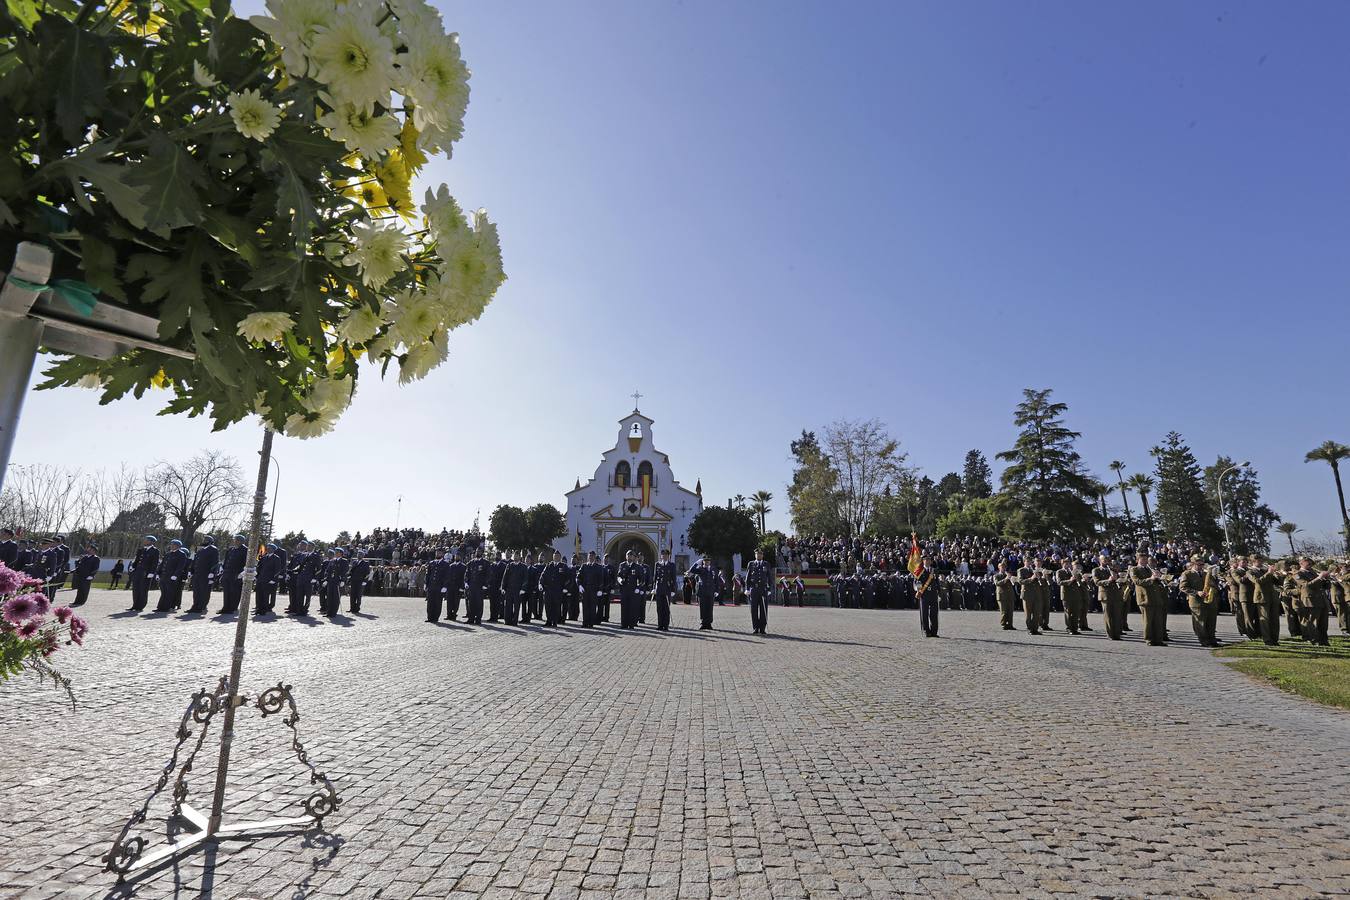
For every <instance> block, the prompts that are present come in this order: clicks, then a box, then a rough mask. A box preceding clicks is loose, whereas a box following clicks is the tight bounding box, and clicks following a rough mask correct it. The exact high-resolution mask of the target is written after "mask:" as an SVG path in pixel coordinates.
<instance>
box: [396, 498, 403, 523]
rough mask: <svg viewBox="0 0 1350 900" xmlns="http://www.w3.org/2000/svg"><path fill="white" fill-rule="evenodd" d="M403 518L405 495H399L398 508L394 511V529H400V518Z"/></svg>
mask: <svg viewBox="0 0 1350 900" xmlns="http://www.w3.org/2000/svg"><path fill="white" fill-rule="evenodd" d="M402 518H403V495H402V494H399V495H398V510H397V511H396V512H395V513H394V531H398V523H399V520H400V519H402Z"/></svg>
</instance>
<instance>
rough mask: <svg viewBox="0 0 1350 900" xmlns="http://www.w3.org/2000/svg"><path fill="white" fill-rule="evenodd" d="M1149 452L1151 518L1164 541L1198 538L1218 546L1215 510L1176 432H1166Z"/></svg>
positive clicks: (1192, 454) (1197, 470) (1219, 539)
mask: <svg viewBox="0 0 1350 900" xmlns="http://www.w3.org/2000/svg"><path fill="white" fill-rule="evenodd" d="M1149 452H1150V453H1151V454H1153V459H1154V475H1156V476H1157V479H1158V488H1157V501H1156V504H1155V509H1154V518H1155V520H1156V521H1157V523H1158V526H1159V528H1160V529H1161V531H1162V536H1163V537H1165V538H1167V539H1168V540H1192V541H1199V542H1200V543H1201V544H1203V545H1204V546H1206V547H1218V546H1219V545H1220V544H1221V540H1222V535H1221V534H1220V532H1219V528H1218V526H1217V525H1216V522H1217V520H1218V515H1217V511H1216V510H1215V509H1214V507H1213V506H1212V505H1210V502H1209V497H1207V496H1206V495H1205V485H1204V481H1203V480H1202V479H1201V469H1200V463H1199V462H1197V461H1196V459H1195V454H1194V453H1192V452H1191V448H1190V447H1189V446H1187V444H1186V442H1185V441H1184V440H1182V437H1181V435H1180V434H1178V433H1177V432H1175V431H1169V432H1168V433H1167V435H1166V436H1165V437H1164V438H1163V440H1162V443H1161V444H1159V445H1158V446H1157V447H1154V448H1153V449H1152V450H1150V451H1149Z"/></svg>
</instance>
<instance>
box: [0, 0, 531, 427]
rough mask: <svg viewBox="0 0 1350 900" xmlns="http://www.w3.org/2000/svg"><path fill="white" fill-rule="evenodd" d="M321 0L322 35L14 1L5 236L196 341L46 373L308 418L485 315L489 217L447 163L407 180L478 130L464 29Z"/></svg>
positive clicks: (0, 198)
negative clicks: (427, 188)
mask: <svg viewBox="0 0 1350 900" xmlns="http://www.w3.org/2000/svg"><path fill="white" fill-rule="evenodd" d="M271 11H273V12H275V11H276V7H275V6H274V7H273V8H272V10H271ZM313 12H314V10H313V9H312V8H310V9H309V11H308V13H303V14H302V15H301V18H303V15H312V14H313ZM320 12H323V10H322V9H321V10H320ZM327 13H328V15H327V16H326V18H327V19H328V21H326V22H324V24H331V25H332V26H333V27H332V28H331V29H323V28H321V29H319V32H320V33H319V35H317V36H316V35H315V34H314V29H313V28H312V27H311V26H312V23H311V22H309V21H306V22H305V23H304V25H303V26H297V25H296V24H295V23H296V21H298V20H297V19H296V18H295V17H296V15H297V14H296V12H295V10H294V9H291V10H290V11H289V14H281V15H282V18H284V19H285V20H286V21H284V22H278V21H277V20H275V19H272V18H268V17H267V16H255V17H252V18H240V17H237V16H235V15H234V14H233V11H232V9H231V4H230V2H229V0H126V2H119V3H83V4H80V3H74V2H69V0H56V2H43V3H36V2H32V0H11V2H9V3H6V4H5V5H4V6H0V73H3V86H2V87H0V148H3V151H0V245H4V246H7V247H10V248H13V247H14V246H15V244H17V243H18V242H20V241H30V242H33V243H37V244H43V245H46V246H48V247H50V248H52V249H53V250H54V251H55V260H54V275H55V276H56V279H55V280H54V281H53V285H54V287H55V289H56V291H57V293H58V294H59V295H60V296H62V297H63V298H64V299H65V300H66V301H68V302H70V303H72V304H79V305H81V306H83V305H87V304H89V303H91V302H93V301H94V300H95V299H97V300H98V301H99V302H103V301H104V300H113V301H118V302H120V303H124V304H129V305H133V306H135V307H136V309H137V310H138V311H140V312H144V313H146V314H149V315H151V316H154V317H156V318H157V319H158V320H159V322H160V325H159V333H158V341H159V344H160V346H161V347H165V348H167V349H168V350H171V351H179V352H177V353H173V352H161V351H160V350H157V349H143V348H137V349H132V350H127V351H125V352H122V353H119V354H117V355H115V356H113V357H111V358H109V359H93V358H89V357H81V356H66V357H64V358H61V359H59V361H57V362H55V363H54V364H53V365H52V366H51V367H49V368H48V369H47V370H46V372H45V374H46V376H47V379H46V381H44V382H43V383H42V384H41V385H40V387H42V388H52V387H57V386H67V385H75V384H82V385H86V386H96V387H98V388H99V389H101V390H102V392H103V394H102V401H103V402H105V403H106V402H111V401H113V400H115V399H118V398H121V397H123V396H125V395H127V394H128V393H130V394H134V395H135V396H136V397H140V396H142V395H143V394H145V393H146V392H147V391H153V390H156V389H164V390H165V392H166V394H167V398H166V399H167V403H166V404H165V407H164V409H165V411H166V412H170V413H189V414H191V415H201V414H208V415H210V417H211V418H212V420H213V422H214V424H215V427H216V428H217V429H219V428H224V427H226V426H227V425H229V424H231V423H234V422H237V421H240V420H241V419H243V418H245V417H248V416H251V415H255V414H256V415H258V416H260V417H262V418H263V419H264V420H266V422H267V423H268V424H269V425H270V426H271V427H272V428H273V429H275V430H277V431H285V432H286V433H288V434H291V435H293V436H296V437H313V436H315V435H318V434H322V433H324V432H326V431H327V430H329V429H331V428H332V427H333V425H334V424H335V423H336V421H337V419H338V417H339V416H340V415H341V414H342V412H343V410H344V409H345V407H346V406H347V403H348V402H349V400H350V398H351V395H352V393H353V391H354V390H355V386H356V380H357V376H358V365H357V360H358V358H363V359H365V360H368V361H369V362H370V363H372V364H373V365H374V366H375V367H376V369H377V370H378V371H380V372H383V371H384V370H385V369H387V368H388V367H389V366H390V365H391V364H393V365H396V366H397V368H398V371H399V378H400V381H408V380H413V379H417V378H421V377H423V376H424V375H425V374H426V373H427V372H428V371H430V370H431V369H432V368H434V367H435V366H436V365H438V364H440V363H441V362H442V361H443V360H444V359H445V358H446V356H447V353H448V349H447V344H448V339H449V332H450V331H451V330H453V329H454V328H456V327H459V326H461V325H464V324H466V323H468V322H471V321H473V320H475V319H476V318H478V316H479V315H480V314H481V312H482V310H483V308H484V307H485V306H486V304H487V303H488V302H489V301H490V300H491V299H492V296H493V295H494V293H495V292H496V289H497V287H498V286H499V285H500V284H501V283H502V281H503V280H504V278H505V276H504V275H503V274H502V266H501V254H500V250H499V248H498V244H497V235H496V228H495V226H494V225H492V223H491V222H489V221H488V220H487V218H486V215H485V214H483V213H482V211H479V213H477V214H475V215H472V216H468V217H466V216H465V214H464V213H463V211H462V210H461V209H460V207H459V206H458V205H457V204H456V203H455V201H454V200H453V198H451V197H450V195H449V191H448V189H446V188H445V187H444V186H441V187H439V188H438V189H437V192H436V193H435V194H432V195H430V196H429V199H428V202H427V203H426V205H425V206H424V207H423V208H422V209H421V210H420V213H421V215H419V210H418V209H417V207H416V206H415V205H414V202H413V199H412V182H413V178H414V177H415V176H417V175H418V173H419V172H420V171H422V169H423V167H424V166H425V165H426V163H427V162H428V161H429V157H432V156H436V155H438V154H442V153H443V154H444V155H445V156H446V157H448V156H449V151H450V148H451V145H452V144H453V143H454V142H455V141H456V140H457V139H458V138H459V137H460V134H461V133H462V126H463V117H464V112H465V108H466V107H467V104H468V96H469V94H468V74H469V73H468V69H467V68H466V67H465V66H464V63H463V61H462V59H461V58H460V51H459V47H458V44H457V43H456V42H455V39H454V36H453V35H450V34H447V33H446V32H445V29H444V26H443V25H442V23H441V20H440V15H439V14H438V13H437V12H436V11H435V10H434V9H432V8H431V7H430V6H429V5H427V4H422V3H395V4H384V3H378V4H377V3H361V4H358V3H340V4H334V5H333V6H331V7H329V9H328V10H327ZM377 29H378V32H377ZM301 32H303V37H302V36H301ZM325 33H326V34H327V35H329V37H325ZM414 34H415V35H416V40H413V39H412V37H411V36H412V35H414ZM353 35H355V37H353ZM353 41H354V42H355V44H354V45H353V43H352V42H353ZM353 46H355V49H353ZM419 56H420V59H419V58H418V57H419ZM353 59H359V62H360V64H361V67H362V68H363V69H364V71H363V73H362V75H361V76H360V77H359V78H358V77H353V71H354V69H353V68H352V62H351V61H352V60H353ZM414 219H416V220H417V221H418V227H417V230H415V231H414V230H412V229H411V228H407V229H405V227H404V226H403V225H402V224H401V223H400V220H404V221H407V222H409V223H411V221H412V220H414ZM424 220H425V224H426V227H425V228H423V227H422V224H423V221H424ZM7 264H8V258H6V259H5V260H4V261H2V262H0V265H7ZM394 298H397V299H396V300H395V299H394Z"/></svg>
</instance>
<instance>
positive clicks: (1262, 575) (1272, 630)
mask: <svg viewBox="0 0 1350 900" xmlns="http://www.w3.org/2000/svg"><path fill="white" fill-rule="evenodd" d="M1247 563H1248V564H1247V567H1246V568H1245V569H1243V570H1242V571H1243V575H1242V578H1243V581H1244V582H1245V583H1246V584H1248V585H1250V586H1251V590H1252V606H1253V607H1254V608H1255V610H1256V621H1257V623H1258V624H1259V628H1260V632H1261V640H1262V641H1264V642H1265V643H1266V644H1268V645H1270V646H1271V647H1274V646H1276V645H1278V644H1279V643H1280V582H1281V581H1282V580H1283V575H1281V574H1280V572H1279V570H1277V569H1275V568H1272V567H1271V566H1267V565H1265V563H1264V562H1263V561H1262V559H1261V557H1259V556H1251V557H1248V559H1247Z"/></svg>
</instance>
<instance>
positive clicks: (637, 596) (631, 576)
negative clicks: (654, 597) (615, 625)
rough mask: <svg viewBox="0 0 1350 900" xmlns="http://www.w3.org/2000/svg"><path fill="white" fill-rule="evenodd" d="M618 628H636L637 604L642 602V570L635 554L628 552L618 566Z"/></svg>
mask: <svg viewBox="0 0 1350 900" xmlns="http://www.w3.org/2000/svg"><path fill="white" fill-rule="evenodd" d="M618 582H619V627H620V628H636V627H637V623H638V604H639V603H641V602H642V594H641V590H642V569H641V567H639V566H638V564H637V554H636V553H634V552H633V551H632V550H629V551H628V552H627V553H625V554H624V558H623V562H622V563H620V564H619V576H618Z"/></svg>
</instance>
